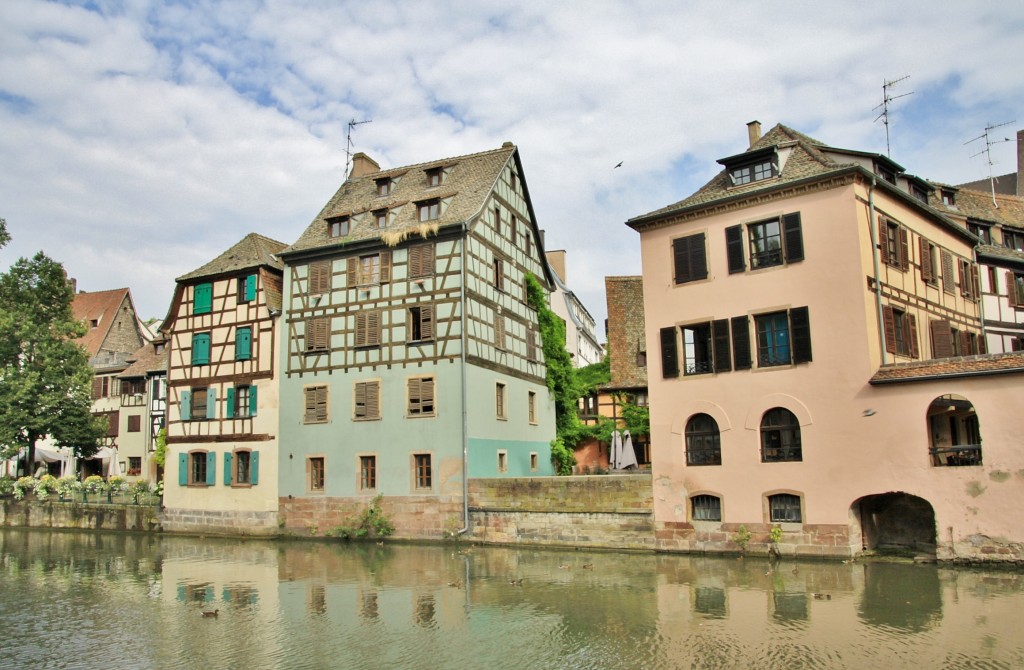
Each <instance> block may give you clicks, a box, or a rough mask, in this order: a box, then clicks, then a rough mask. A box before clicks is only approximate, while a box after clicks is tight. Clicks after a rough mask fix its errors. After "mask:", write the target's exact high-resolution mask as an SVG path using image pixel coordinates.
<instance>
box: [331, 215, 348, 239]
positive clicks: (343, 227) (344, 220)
mask: <svg viewBox="0 0 1024 670" xmlns="http://www.w3.org/2000/svg"><path fill="white" fill-rule="evenodd" d="M327 231H328V233H329V234H330V236H331V237H346V236H347V235H348V234H349V233H350V232H352V222H351V220H350V219H349V218H348V217H347V216H339V217H338V218H335V219H327Z"/></svg>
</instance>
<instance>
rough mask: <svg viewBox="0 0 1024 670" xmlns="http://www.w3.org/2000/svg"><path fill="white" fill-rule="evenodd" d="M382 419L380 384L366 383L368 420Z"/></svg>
mask: <svg viewBox="0 0 1024 670" xmlns="http://www.w3.org/2000/svg"><path fill="white" fill-rule="evenodd" d="M379 417H380V382H367V383H366V418H368V419H376V418H379Z"/></svg>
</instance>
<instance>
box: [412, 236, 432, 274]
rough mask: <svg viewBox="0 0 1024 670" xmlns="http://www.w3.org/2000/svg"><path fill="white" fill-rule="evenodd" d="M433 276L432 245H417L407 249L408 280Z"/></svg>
mask: <svg viewBox="0 0 1024 670" xmlns="http://www.w3.org/2000/svg"><path fill="white" fill-rule="evenodd" d="M433 275H434V245H433V244H418V245H416V246H414V247H409V278H410V279H418V278H421V277H432V276H433Z"/></svg>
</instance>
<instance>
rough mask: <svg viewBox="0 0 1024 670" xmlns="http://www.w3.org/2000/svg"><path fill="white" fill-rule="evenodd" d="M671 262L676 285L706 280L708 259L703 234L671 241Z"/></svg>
mask: <svg viewBox="0 0 1024 670" xmlns="http://www.w3.org/2000/svg"><path fill="white" fill-rule="evenodd" d="M672 262H673V267H674V276H675V283H677V284H685V283H686V282H691V281H696V280H698V279H707V276H708V259H707V256H706V252H705V249H704V233H697V234H696V235H688V236H686V237H677V238H676V239H674V240H672Z"/></svg>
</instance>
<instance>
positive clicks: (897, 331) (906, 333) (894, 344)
mask: <svg viewBox="0 0 1024 670" xmlns="http://www.w3.org/2000/svg"><path fill="white" fill-rule="evenodd" d="M882 327H883V328H882V329H883V330H884V331H885V350H886V351H888V352H889V353H890V354H899V355H900V356H909V357H911V358H917V357H918V349H917V320H916V319H915V318H914V315H913V314H908V313H906V312H904V311H903V310H901V309H898V308H896V307H892V306H890V305H886V306H884V307H883V308H882Z"/></svg>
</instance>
